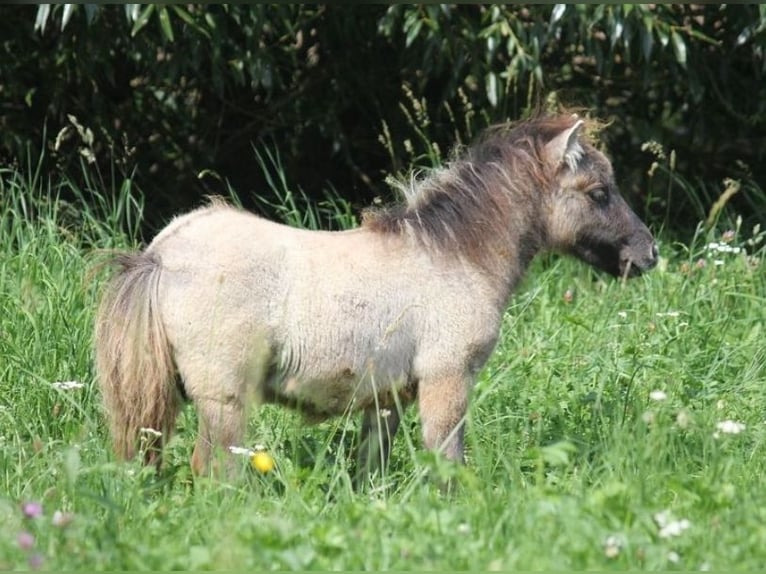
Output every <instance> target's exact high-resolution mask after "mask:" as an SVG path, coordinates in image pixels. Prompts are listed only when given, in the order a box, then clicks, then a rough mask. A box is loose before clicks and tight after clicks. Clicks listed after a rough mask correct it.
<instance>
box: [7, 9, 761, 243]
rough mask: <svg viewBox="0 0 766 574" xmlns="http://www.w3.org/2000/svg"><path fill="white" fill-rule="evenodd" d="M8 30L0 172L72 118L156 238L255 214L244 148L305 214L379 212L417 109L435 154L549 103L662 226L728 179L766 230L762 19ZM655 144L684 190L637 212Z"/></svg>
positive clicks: (173, 21) (304, 18)
mask: <svg viewBox="0 0 766 574" xmlns="http://www.w3.org/2000/svg"><path fill="white" fill-rule="evenodd" d="M0 11H1V12H0V15H2V18H0V30H2V37H3V38H4V41H3V44H2V64H0V69H1V70H2V80H0V85H1V87H2V93H3V96H4V98H3V104H1V106H2V107H0V127H2V130H0V150H2V151H0V153H2V154H4V155H5V156H6V158H16V157H18V156H19V155H20V151H19V150H23V149H24V148H25V146H26V145H27V144H28V143H29V142H30V141H32V142H35V143H36V144H37V145H39V146H50V147H51V148H53V142H52V141H48V138H47V137H46V136H45V135H44V133H43V130H44V128H47V133H48V134H51V135H55V134H59V132H60V130H62V129H63V128H65V127H66V126H68V125H69V122H68V116H69V115H73V116H75V117H76V118H78V119H79V121H80V122H82V124H83V125H85V126H87V127H89V128H90V129H91V130H92V132H93V134H94V137H95V141H96V150H95V151H96V154H95V158H96V159H98V161H102V162H104V163H109V162H111V161H112V160H113V158H117V159H123V160H125V163H126V166H125V168H124V169H125V171H124V174H123V175H125V176H130V177H131V178H132V179H133V180H134V181H135V182H136V184H137V185H138V186H139V187H140V188H141V189H143V190H144V191H145V193H146V200H147V205H148V207H149V209H148V212H147V214H148V215H149V218H150V219H151V220H153V222H155V223H160V222H161V221H164V220H165V219H166V218H167V216H168V215H169V214H170V213H171V212H174V211H176V210H179V209H184V208H187V207H189V206H190V205H191V204H195V203H198V202H199V198H200V196H201V195H202V194H203V193H221V187H222V183H221V182H222V181H229V182H231V184H232V185H233V186H234V187H235V188H237V189H239V190H240V191H242V192H244V193H243V202H245V203H246V204H249V205H250V206H251V207H252V206H254V205H255V204H256V202H255V200H254V199H253V198H252V195H253V194H254V193H255V194H263V193H264V192H267V191H268V187H267V185H266V182H265V180H264V177H263V171H262V170H261V169H260V166H259V165H258V162H257V161H254V158H253V154H252V150H251V146H252V145H255V146H256V147H260V146H262V145H263V144H264V142H267V143H268V144H269V145H272V144H273V145H274V146H275V149H278V150H280V153H281V156H282V158H283V162H284V168H285V169H286V170H287V172H288V173H290V174H291V177H292V179H293V180H294V181H295V182H296V184H297V187H299V188H300V189H303V190H305V193H306V194H307V196H308V197H312V198H314V197H315V196H316V197H317V198H318V197H320V196H321V193H322V192H321V190H322V189H323V188H324V186H325V184H326V182H332V183H333V184H334V185H335V186H336V187H337V189H338V190H339V192H340V193H341V194H342V196H343V197H344V199H346V200H347V201H349V202H351V204H352V205H353V206H354V208H355V209H357V210H358V209H359V208H360V207H362V206H364V205H367V204H368V203H369V202H370V201H371V200H372V199H373V198H374V197H386V196H387V195H388V194H389V193H390V192H389V191H388V189H387V187H386V186H385V185H384V183H383V181H384V176H385V174H388V173H391V172H398V171H403V170H405V169H408V168H410V167H411V163H410V160H411V158H410V155H411V154H410V153H409V151H408V150H407V149H406V147H405V145H404V142H405V141H406V140H410V141H412V140H413V138H414V137H419V136H418V134H417V132H415V126H414V124H413V122H412V121H411V120H412V119H413V118H412V117H409V116H408V115H407V114H405V113H403V107H407V106H409V105H410V102H412V101H416V102H420V103H421V107H422V110H423V113H424V114H425V115H427V117H428V118H429V123H428V125H427V126H425V131H424V135H425V136H426V139H427V140H428V142H429V145H430V144H431V143H433V144H435V145H436V146H438V148H439V149H440V150H444V151H445V152H446V151H447V150H449V149H450V148H451V147H452V145H453V144H454V143H455V142H456V141H466V140H469V139H470V138H471V137H472V136H474V135H475V134H476V132H477V131H478V130H479V129H480V128H481V127H483V126H484V125H485V124H486V123H488V122H491V121H498V120H504V119H506V118H517V117H519V116H521V115H523V114H525V113H528V111H529V109H530V107H534V106H535V105H537V104H538V103H544V102H545V101H546V100H545V98H544V95H546V94H551V95H552V97H553V99H558V100H561V101H563V102H566V103H572V104H575V105H582V106H584V107H586V108H588V109H591V110H592V111H593V113H595V114H596V115H598V116H601V117H603V118H605V119H608V120H611V121H612V122H613V125H612V127H611V128H610V129H609V130H607V132H606V133H605V137H606V138H607V141H606V143H607V147H608V149H609V150H610V152H611V153H612V155H613V156H614V158H615V163H616V165H617V168H618V175H619V176H620V179H621V181H623V182H624V185H623V187H625V190H626V192H627V195H628V196H631V197H632V198H633V199H634V200H635V201H636V203H638V204H640V205H645V206H647V208H648V209H649V213H650V214H651V215H653V216H654V217H655V218H657V219H659V220H662V219H663V218H665V219H666V221H665V222H666V223H668V224H672V225H673V226H681V227H684V228H686V229H687V230H692V229H693V228H694V225H696V223H697V221H698V215H699V212H700V211H701V212H703V213H704V212H707V211H708V210H709V208H710V206H711V200H710V199H709V198H707V197H689V195H688V193H689V192H690V190H691V189H699V188H700V184H701V183H703V184H704V186H706V187H707V188H710V187H711V186H712V187H716V186H719V185H720V184H721V182H722V181H723V179H724V178H726V177H731V178H734V179H737V180H739V181H740V182H741V183H742V184H743V186H742V192H740V193H739V194H737V196H735V197H734V198H733V206H734V207H735V209H736V210H737V211H739V212H743V213H744V214H745V215H746V216H747V215H752V216H753V217H755V218H760V219H762V213H763V212H764V210H763V209H762V208H763V206H764V203H763V194H762V193H760V191H759V188H758V187H757V186H754V185H750V184H749V182H753V181H754V182H759V181H764V176H766V172H765V171H764V169H765V168H764V167H763V166H764V165H766V162H764V159H765V158H764V152H765V151H766V142H765V141H764V139H763V136H762V134H763V133H764V120H765V119H766V109H765V108H764V106H766V103H764V102H766V93H764V90H766V87H765V86H766V82H764V69H765V66H766V62H765V61H764V45H765V44H766V8H764V6H759V5H741V4H724V5H714V4H685V5H679V4H622V5H616V4H615V5H590V4H589V5H564V4H559V5H555V6H551V5H548V6H543V5H517V4H506V5H486V6H481V5H460V6H458V5H392V6H380V5H379V6H374V5H369V6H367V5H365V6H355V7H353V8H349V7H341V6H331V5H284V4H279V5H271V6H269V5H261V4H258V5H239V4H237V5H199V4H188V5H136V4H129V5H124V6H122V7H120V6H95V5H72V4H66V5H41V6H39V7H31V6H30V7H27V6H13V7H10V6H4V7H2V8H0ZM415 119H417V118H415ZM422 127H423V126H419V128H418V129H420V128H422ZM386 134H387V135H386ZM381 137H383V139H384V140H386V142H388V143H390V144H391V145H389V146H388V147H385V146H383V145H381V143H380V140H381ZM51 140H53V138H52V137H51ZM648 140H655V141H657V142H659V143H660V144H661V145H662V146H663V147H664V148H665V149H667V150H673V151H675V152H676V157H677V161H676V166H675V170H674V171H675V172H676V173H677V174H679V176H680V177H682V178H684V179H685V180H687V181H688V182H690V184H691V185H690V186H680V188H678V189H675V190H673V191H675V193H673V194H672V195H671V197H670V198H665V197H662V198H659V200H658V201H657V202H654V203H652V202H650V201H648V198H647V192H646V188H647V186H648V185H649V183H650V182H649V181H648V179H647V178H648V175H647V166H648V165H649V164H650V163H651V162H652V161H653V158H652V157H651V156H650V155H647V154H644V153H641V152H640V151H639V150H640V146H641V145H642V144H643V143H644V142H645V141H648ZM59 144H60V145H59V146H58V148H57V149H56V150H55V154H53V153H51V155H50V157H51V158H55V159H56V160H57V161H58V162H59V163H60V164H62V165H68V166H69V167H70V171H71V174H72V177H77V175H78V173H79V168H78V166H77V163H78V161H79V160H78V159H77V154H78V151H77V149H76V148H74V147H73V146H72V145H69V142H67V140H66V138H62V139H61V140H60V141H59ZM51 151H53V150H51ZM75 160H76V161H75ZM45 169H48V166H45ZM134 170H135V171H134ZM200 173H204V174H210V173H218V174H222V175H223V177H222V178H210V177H207V176H205V177H202V178H199V177H197V176H198V174H200ZM224 187H225V185H224ZM751 191H752V192H753V193H751ZM716 195H717V194H713V197H715V196H716ZM272 199H275V198H272ZM670 200H672V202H671V201H670ZM662 201H665V202H666V203H665V204H661V202H662ZM698 207H699V209H698ZM690 214H691V215H690Z"/></svg>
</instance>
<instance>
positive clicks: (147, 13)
mask: <svg viewBox="0 0 766 574" xmlns="http://www.w3.org/2000/svg"><path fill="white" fill-rule="evenodd" d="M152 12H154V4H149V5H148V6H147V7H146V8H144V10H143V12H141V14H140V15H139V16H138V20H136V22H135V24H133V29H132V30H131V31H130V35H131V37H133V36H135V35H136V34H138V32H139V31H140V30H141V28H143V27H144V26H146V24H147V22H149V18H150V17H151V15H152Z"/></svg>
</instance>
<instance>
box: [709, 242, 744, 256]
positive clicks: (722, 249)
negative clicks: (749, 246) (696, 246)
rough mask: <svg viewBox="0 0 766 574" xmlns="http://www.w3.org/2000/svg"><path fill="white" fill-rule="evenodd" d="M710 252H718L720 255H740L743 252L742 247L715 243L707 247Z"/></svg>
mask: <svg viewBox="0 0 766 574" xmlns="http://www.w3.org/2000/svg"><path fill="white" fill-rule="evenodd" d="M706 248H707V250H708V251H716V252H718V253H735V254H736V253H740V252H741V251H742V248H741V247H735V246H733V245H727V244H726V243H716V242H715V241H713V242H712V243H708V244H707V246H706Z"/></svg>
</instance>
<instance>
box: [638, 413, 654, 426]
mask: <svg viewBox="0 0 766 574" xmlns="http://www.w3.org/2000/svg"><path fill="white" fill-rule="evenodd" d="M655 418H656V415H655V414H654V411H646V412H645V413H644V414H642V415H641V420H642V421H644V423H646V424H647V425H651V424H652V423H654V419H655Z"/></svg>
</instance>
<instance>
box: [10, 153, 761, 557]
mask: <svg viewBox="0 0 766 574" xmlns="http://www.w3.org/2000/svg"><path fill="white" fill-rule="evenodd" d="M264 154H265V155H261V158H260V159H261V161H262V162H263V163H264V164H265V165H269V162H271V163H270V165H271V166H272V167H271V169H272V172H271V173H272V174H273V176H274V178H273V180H272V181H273V185H274V186H275V187H276V188H278V189H282V190H283V191H284V192H285V193H287V191H289V190H290V186H289V183H288V182H287V180H286V178H284V177H282V175H281V172H280V170H279V163H278V156H276V155H274V154H269V153H267V152H264ZM89 169H90V168H89V167H88V166H84V170H89ZM91 187H93V188H96V187H97V186H96V185H93V186H91ZM115 189H118V190H120V193H118V194H116V195H115V197H116V198H117V199H116V200H114V201H113V202H112V203H108V202H107V201H106V200H105V199H104V200H102V201H100V202H99V201H98V200H97V201H95V202H94V201H92V200H93V197H91V195H90V194H91V193H93V192H94V190H93V189H90V188H82V187H79V186H77V185H75V184H74V183H73V182H72V181H71V180H66V179H64V180H62V181H59V182H47V181H44V180H43V178H42V177H41V176H40V174H39V173H35V169H34V167H32V168H31V169H29V170H27V171H26V172H24V173H22V172H20V171H18V170H15V169H10V168H5V169H2V170H0V197H2V202H3V204H2V214H0V481H1V485H0V568H8V569H11V568H13V569H24V568H37V567H41V568H45V569H51V570H74V569H93V570H101V569H158V570H160V569H184V570H192V569H258V570H266V569H317V570H326V569H356V570H359V569H372V570H384V569H426V568H428V569H474V568H476V569H530V570H531V569H557V570H565V569H586V568H587V569H613V570H622V569H627V568H630V569H646V570H660V569H684V570H696V569H735V570H746V569H757V568H760V567H761V566H762V564H763V563H764V560H766V550H764V549H766V531H764V529H763V524H764V520H765V519H766V510H764V509H766V489H765V488H764V486H765V485H764V480H765V479H764V476H766V468H765V467H766V465H765V463H764V461H765V460H766V453H765V452H764V447H765V446H766V425H764V412H766V393H764V392H763V389H764V383H766V348H765V347H764V345H763V335H764V334H763V328H764V327H763V325H764V320H765V319H766V273H764V256H765V252H764V247H763V234H762V233H761V232H760V230H758V229H753V228H752V227H750V226H749V225H748V224H742V225H741V226H740V227H737V225H736V222H735V223H734V224H733V227H732V229H731V230H728V229H727V227H726V226H725V225H724V224H726V223H727V222H724V221H719V225H718V226H712V227H710V228H707V229H706V228H704V227H700V228H699V231H698V233H697V235H696V236H695V238H694V239H693V240H692V241H691V242H690V243H688V244H678V243H673V244H671V243H663V244H662V246H661V252H662V256H663V258H662V262H661V265H660V267H659V268H658V269H657V270H655V271H654V272H652V273H650V274H648V275H646V276H645V277H642V278H639V279H636V280H633V281H630V282H627V283H621V282H619V281H613V280H611V279H607V278H604V277H602V276H600V275H598V274H596V273H594V272H592V271H590V270H589V269H586V268H585V267H583V266H582V265H581V264H579V263H576V262H574V261H570V260H568V259H562V258H558V257H543V258H541V259H540V260H538V261H537V262H536V263H535V264H534V265H533V269H532V270H531V271H530V274H529V277H528V279H527V280H526V281H525V283H524V285H523V286H522V288H521V289H520V290H519V291H518V293H517V295H516V296H515V297H514V299H513V301H512V303H511V305H510V306H509V308H508V310H507V313H506V315H505V320H504V323H503V328H502V333H501V338H500V341H499V343H498V346H497V349H496V352H495V353H494V355H493V356H492V358H491V360H490V362H489V364H488V365H487V367H486V368H485V369H484V371H483V372H482V374H481V376H480V380H479V382H478V384H477V386H476V388H475V391H474V396H473V402H472V406H471V409H470V413H469V424H468V430H467V442H468V449H467V450H468V452H467V457H468V464H467V465H466V466H465V467H455V466H452V465H450V464H447V463H445V462H444V461H442V460H439V459H438V458H436V457H434V456H432V455H430V454H428V453H425V452H423V450H422V448H421V446H420V438H419V423H418V421H417V417H416V416H415V413H414V412H409V413H408V415H407V417H406V419H405V421H404V424H403V429H402V431H401V432H402V435H401V436H398V437H397V442H396V444H395V446H394V449H393V453H392V460H391V468H390V471H389V472H388V473H387V474H386V476H385V477H378V478H377V479H376V480H375V481H373V484H372V485H371V488H370V489H368V490H367V491H365V492H363V493H357V492H354V491H353V490H352V489H351V487H350V480H349V471H348V469H349V467H350V466H351V454H350V450H351V448H352V446H353V442H354V440H355V438H356V433H357V424H356V421H355V420H354V419H353V418H350V417H346V418H340V419H336V420H334V421H330V422H328V423H324V424H322V425H319V426H316V427H307V426H305V425H304V424H303V423H302V421H301V420H300V418H299V417H297V416H296V415H294V414H292V413H290V412H288V411H285V410H281V409H278V408H276V407H270V406H269V407H263V408H260V409H258V410H257V411H256V412H254V413H253V416H252V417H251V420H250V426H249V432H248V442H247V444H245V445H243V446H253V445H254V444H256V443H261V444H263V445H264V446H266V448H267V449H268V450H269V451H270V452H271V454H272V455H273V456H274V458H275V460H276V463H277V466H276V469H275V471H274V472H272V473H269V474H266V475H260V474H258V473H256V472H249V473H247V474H246V476H245V477H243V479H242V480H239V481H233V482H229V483H223V482H217V481H214V480H211V479H192V477H191V475H190V473H189V469H188V458H189V455H190V453H191V446H192V444H193V440H194V438H195V434H196V421H195V415H194V412H193V410H192V409H187V410H186V411H185V412H184V413H183V414H182V416H181V417H180V419H179V423H180V432H179V433H178V435H177V436H176V437H175V438H174V439H173V440H172V441H171V443H170V445H169V447H168V465H167V467H166V468H165V469H164V470H163V472H162V473H161V474H160V475H159V476H155V475H153V474H152V473H151V472H148V471H146V470H145V469H142V468H141V467H140V466H139V465H138V464H137V463H117V462H116V461H114V460H113V457H112V455H111V453H110V450H109V443H108V437H107V434H106V430H105V429H106V426H105V424H104V420H103V416H102V413H101V411H100V407H99V397H98V391H97V388H96V386H95V383H94V379H93V371H92V361H91V352H90V338H91V332H92V328H91V324H92V320H93V311H94V307H95V302H96V298H97V294H98V287H99V286H100V283H101V281H102V280H103V277H102V275H100V274H98V273H96V274H95V275H94V274H92V273H91V271H92V262H93V261H94V260H95V259H97V254H98V252H99V250H101V249H105V248H115V247H117V248H119V247H129V246H132V245H133V244H134V243H135V240H136V229H135V227H136V224H137V222H139V220H140V208H141V206H140V202H138V201H137V200H136V199H135V198H134V195H133V192H132V190H131V183H130V179H129V178H126V179H124V181H120V180H119V178H118V179H117V180H116V181H115ZM64 192H65V193H64ZM78 194H79V195H78ZM64 196H67V197H80V198H81V200H80V201H74V202H72V201H68V202H67V201H63V200H62V197H64ZM284 197H285V198H287V199H286V200H285V201H284V206H285V209H286V210H287V212H289V214H290V216H291V217H294V218H295V219H294V220H293V223H294V224H297V225H317V226H321V225H325V224H326V222H327V220H326V218H325V216H326V215H327V213H328V212H324V213H325V215H323V214H322V212H318V213H314V214H313V215H305V214H303V213H305V212H306V211H308V210H306V209H304V207H305V206H304V204H303V203H302V201H303V200H302V199H301V198H300V194H298V195H291V196H287V195H286V196H284ZM86 199H88V200H89V201H87V202H86V201H85V200H86ZM89 206H90V207H89ZM94 206H95V207H94ZM325 209H328V210H332V209H334V207H333V205H330V204H328V205H327V206H326V207H325ZM343 209H345V208H343ZM343 209H341V210H339V213H340V214H341V215H342V214H343V213H345V212H344V211H343ZM287 212H286V213H287ZM342 217H346V216H345V215H342ZM306 218H308V219H306ZM339 221H340V220H339ZM344 221H345V220H344ZM346 224H350V222H347V223H345V224H343V225H346ZM721 225H724V226H723V227H722V226H721ZM339 226H340V224H339ZM725 231H731V232H730V233H725V234H723V232H725ZM721 245H726V246H728V247H726V248H723V247H721ZM738 249H739V251H737V250H738ZM413 272H414V273H416V272H417V270H413ZM66 381H74V382H76V383H79V384H80V385H81V386H79V387H78V386H77V385H75V388H71V389H69V390H66V389H65V387H64V388H62V386H61V385H56V384H55V383H58V382H66ZM724 421H729V423H727V424H726V425H723V426H721V427H719V424H720V423H722V422H724ZM733 423H741V424H742V425H744V426H743V427H740V426H737V425H735V424H733ZM732 431H739V432H732ZM243 466H246V461H244V460H243ZM433 476H442V477H453V478H454V479H455V480H456V483H457V484H458V488H457V490H456V492H453V493H452V494H451V495H449V496H445V495H443V494H442V493H441V492H440V491H439V489H438V488H436V487H435V486H434V481H432V480H430V479H429V478H428V477H433ZM26 502H34V503H40V504H41V505H42V508H41V511H40V512H41V514H40V516H37V514H38V513H37V509H36V507H34V506H26V507H24V506H23V505H24V503H26ZM25 512H26V514H25ZM27 515H29V516H27ZM30 536H31V538H30Z"/></svg>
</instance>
